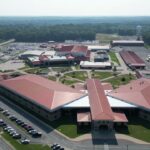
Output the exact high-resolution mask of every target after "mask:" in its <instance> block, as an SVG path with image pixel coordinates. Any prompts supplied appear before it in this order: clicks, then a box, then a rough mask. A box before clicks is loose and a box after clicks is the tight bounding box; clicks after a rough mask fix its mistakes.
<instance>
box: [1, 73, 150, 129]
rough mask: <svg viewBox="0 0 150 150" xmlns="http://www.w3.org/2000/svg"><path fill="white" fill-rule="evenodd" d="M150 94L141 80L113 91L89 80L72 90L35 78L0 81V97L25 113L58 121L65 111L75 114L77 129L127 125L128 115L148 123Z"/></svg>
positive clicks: (149, 82) (147, 84)
mask: <svg viewBox="0 0 150 150" xmlns="http://www.w3.org/2000/svg"><path fill="white" fill-rule="evenodd" d="M136 87H137V88H136ZM149 91H150V80H148V79H143V78H142V79H138V80H135V81H132V82H131V83H130V84H128V85H124V86H121V87H120V88H119V89H116V90H113V89H112V86H111V85H110V84H109V83H101V82H100V81H99V80H97V79H88V80H87V82H86V84H84V85H79V84H78V85H77V86H75V88H71V87H69V86H66V85H63V84H61V83H57V82H54V81H50V80H48V79H45V78H43V77H40V76H37V75H23V76H20V77H16V78H12V79H8V80H3V81H0V95H1V96H3V97H5V98H7V99H8V100H10V101H11V102H14V103H16V104H18V105H20V106H22V107H23V108H25V109H26V110H30V111H32V112H35V113H36V114H38V115H40V116H41V117H43V118H45V119H47V120H49V121H54V120H57V119H59V118H60V117H61V116H62V114H64V112H66V113H67V112H70V113H71V112H74V113H73V115H76V121H77V124H78V125H79V126H80V125H89V124H90V125H92V128H93V129H94V130H98V129H100V128H101V127H104V126H105V127H107V128H108V129H113V127H114V125H126V124H127V123H128V118H127V116H126V114H128V113H135V114H136V115H139V116H140V117H142V118H144V119H147V120H150V112H149V111H150V99H149V97H150V92H149Z"/></svg>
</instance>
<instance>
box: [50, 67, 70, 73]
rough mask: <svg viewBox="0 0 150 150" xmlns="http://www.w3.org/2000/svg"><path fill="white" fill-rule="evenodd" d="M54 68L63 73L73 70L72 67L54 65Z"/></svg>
mask: <svg viewBox="0 0 150 150" xmlns="http://www.w3.org/2000/svg"><path fill="white" fill-rule="evenodd" d="M52 70H53V71H56V72H61V73H64V72H67V71H72V69H71V67H52Z"/></svg>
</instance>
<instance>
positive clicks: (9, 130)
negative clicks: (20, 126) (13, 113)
mask: <svg viewBox="0 0 150 150" xmlns="http://www.w3.org/2000/svg"><path fill="white" fill-rule="evenodd" d="M12 131H16V130H15V129H13V128H11V129H8V130H7V132H8V133H10V132H12Z"/></svg>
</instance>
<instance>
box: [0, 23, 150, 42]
mask: <svg viewBox="0 0 150 150" xmlns="http://www.w3.org/2000/svg"><path fill="white" fill-rule="evenodd" d="M96 33H107V34H114V33H116V34H118V35H123V36H129V35H136V26H135V24H125V23H123V24H121V23H115V24H111V23H100V24H88V23H86V24H57V25H50V24H45V25H44V24H42V25H41V24H40V25H38V24H36V25H35V24H16V25H15V24H9V25H6V24H5V25H3V24H0V39H3V40H8V39H11V38H15V39H16V41H18V42H46V41H49V40H54V41H58V42H62V41H65V40H78V41H82V40H94V39H95V35H96ZM143 38H144V40H145V41H146V42H147V43H148V44H150V26H149V24H145V25H143Z"/></svg>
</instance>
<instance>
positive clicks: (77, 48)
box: [71, 45, 88, 53]
mask: <svg viewBox="0 0 150 150" xmlns="http://www.w3.org/2000/svg"><path fill="white" fill-rule="evenodd" d="M87 51H88V47H87V46H82V45H75V46H73V48H72V50H71V52H84V53H87Z"/></svg>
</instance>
